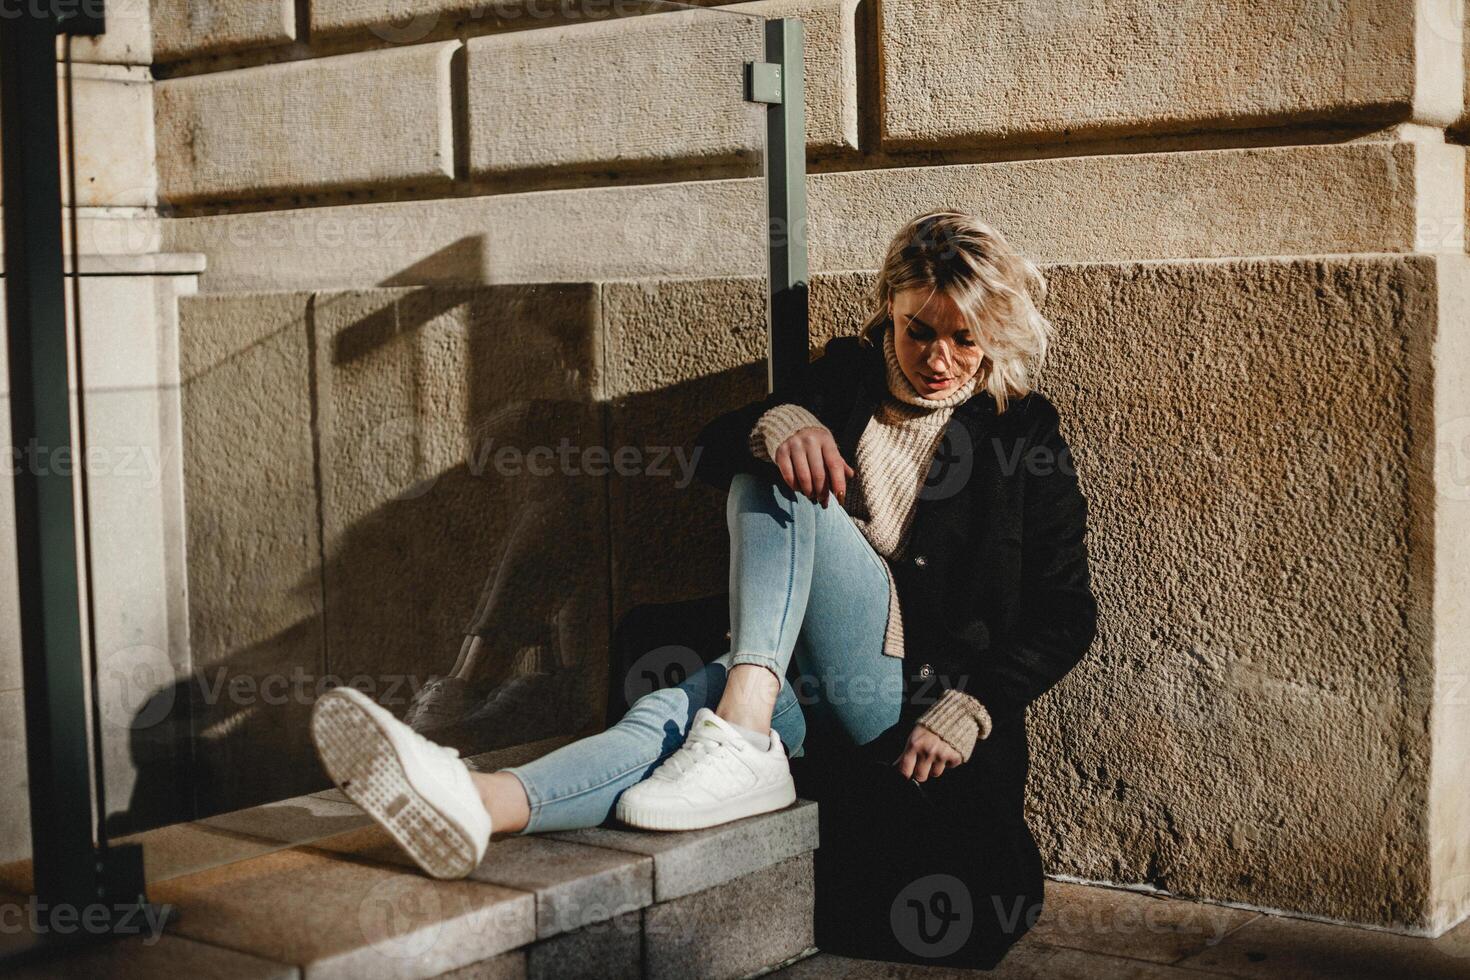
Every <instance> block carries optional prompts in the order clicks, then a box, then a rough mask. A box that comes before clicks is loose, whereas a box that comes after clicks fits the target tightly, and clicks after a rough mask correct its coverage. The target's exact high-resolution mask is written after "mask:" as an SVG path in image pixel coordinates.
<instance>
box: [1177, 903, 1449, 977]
mask: <svg viewBox="0 0 1470 980" xmlns="http://www.w3.org/2000/svg"><path fill="white" fill-rule="evenodd" d="M1467 962H1470V922H1467V923H1463V924H1461V925H1460V927H1459V928H1457V929H1456V930H1454V932H1453V933H1451V934H1449V935H1445V936H1440V937H1439V938H1437V939H1434V940H1426V939H1424V938H1423V937H1420V936H1395V935H1387V934H1384V933H1382V932H1378V931H1372V932H1370V931H1368V930H1365V929H1343V928H1340V927H1336V926H1334V924H1332V923H1325V922H1304V921H1302V920H1300V919H1292V918H1288V917H1286V916H1276V915H1260V916H1257V917H1256V918H1254V919H1252V920H1251V921H1250V922H1249V923H1247V924H1246V925H1244V926H1242V927H1241V928H1240V929H1237V930H1236V931H1235V932H1232V933H1231V934H1230V935H1228V936H1226V937H1225V938H1224V939H1223V940H1222V941H1221V942H1219V943H1217V944H1215V945H1212V946H1210V947H1209V948H1207V949H1204V950H1201V951H1200V952H1198V953H1195V954H1194V955H1192V956H1188V957H1186V958H1184V959H1183V960H1180V961H1179V962H1178V963H1177V964H1176V965H1177V966H1178V967H1179V968H1180V969H1181V970H1186V971H1191V972H1192V971H1195V970H1199V971H1202V972H1204V973H1220V974H1225V975H1227V976H1232V977H1242V978H1256V980H1264V978H1268V977H1282V976H1289V977H1300V978H1302V980H1332V978H1336V977H1347V976H1351V977H1382V978H1384V980H1388V978H1391V977H1423V978H1425V980H1454V978H1457V977H1463V976H1464V975H1465V965H1466V963H1467Z"/></svg>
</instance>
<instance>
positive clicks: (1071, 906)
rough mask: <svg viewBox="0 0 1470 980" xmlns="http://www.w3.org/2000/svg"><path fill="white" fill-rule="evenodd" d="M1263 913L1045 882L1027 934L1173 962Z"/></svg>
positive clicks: (1045, 940) (1058, 943)
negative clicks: (1038, 913)
mask: <svg viewBox="0 0 1470 980" xmlns="http://www.w3.org/2000/svg"><path fill="white" fill-rule="evenodd" d="M1257 914H1258V913H1255V912H1248V911H1245V910H1243V909H1233V908H1229V907H1228V906H1224V905H1210V904H1207V903H1204V902H1189V901H1184V900H1182V899H1177V898H1169V897H1167V896H1159V895H1146V894H1142V893H1139V892H1132V891H1126V890H1124V889H1121V888H1099V887H1096V886H1092V885H1080V884H1073V883H1070V882H1064V881H1048V882H1047V883H1046V902H1045V905H1044V908H1043V910H1042V913H1041V918H1040V919H1038V920H1037V922H1036V924H1035V926H1033V927H1032V929H1031V931H1030V932H1028V933H1027V934H1026V938H1027V939H1028V940H1032V941H1035V942H1039V943H1045V944H1046V945H1048V946H1065V947H1069V948H1074V949H1084V950H1088V951H1090V952H1096V953H1108V954H1112V955H1116V956H1124V957H1128V958H1130V959H1135V960H1152V961H1154V962H1157V963H1174V962H1177V961H1178V960H1181V959H1183V958H1184V957H1186V956H1189V955H1191V954H1193V953H1197V952H1199V951H1200V950H1202V949H1205V948H1207V947H1210V946H1214V945H1216V944H1217V943H1219V942H1220V941H1221V940H1222V939H1223V938H1224V937H1225V936H1227V935H1229V934H1230V932H1231V931H1233V930H1235V929H1238V928H1240V927H1241V926H1243V925H1244V924H1246V923H1247V922H1249V921H1251V920H1252V919H1254V918H1255V917H1256V915H1257Z"/></svg>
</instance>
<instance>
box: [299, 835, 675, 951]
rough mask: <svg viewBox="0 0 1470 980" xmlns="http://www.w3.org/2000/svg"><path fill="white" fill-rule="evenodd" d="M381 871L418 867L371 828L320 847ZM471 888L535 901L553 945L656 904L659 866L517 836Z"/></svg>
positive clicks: (498, 850) (496, 848)
mask: <svg viewBox="0 0 1470 980" xmlns="http://www.w3.org/2000/svg"><path fill="white" fill-rule="evenodd" d="M313 846H314V847H316V848H319V849H321V850H324V851H331V852H333V853H338V854H351V855H353V856H354V857H357V858H362V859H364V860H369V861H375V862H378V863H380V864H391V865H403V866H406V867H410V868H411V867H415V865H414V864H413V859H412V858H410V857H409V856H408V855H407V854H406V853H405V852H404V850H403V848H401V847H399V846H398V844H397V843H396V842H395V841H394V840H393V839H392V838H391V837H389V836H388V834H387V833H386V832H385V831H383V830H382V829H380V828H378V827H376V826H372V827H368V828H365V829H362V830H355V831H349V832H347V833H344V834H337V835H334V836H332V837H330V838H327V839H324V840H319V841H317V842H316V843H315V844H314V845H313ZM469 877H470V879H471V880H473V881H484V882H488V883H490V884H492V885H503V886H504V887H506V888H514V889H517V890H519V891H525V892H530V893H531V894H533V895H535V896H536V938H538V939H549V938H551V937H552V936H557V935H561V934H563V933H569V932H575V931H577V930H579V929H581V928H582V927H583V926H586V925H589V924H592V923H596V922H606V921H607V920H609V919H614V918H616V917H618V916H625V915H627V914H628V913H629V912H631V913H633V916H634V919H635V926H634V929H633V931H634V933H635V934H636V933H637V928H636V919H637V911H638V910H639V909H641V908H643V907H644V906H645V905H648V904H649V903H651V902H652V901H653V862H652V861H651V860H650V859H649V858H647V857H645V856H643V855H639V854H631V853H628V852H625V851H616V850H609V849H607V848H602V847H591V846H588V845H585V844H573V843H569V842H567V841H560V840H553V839H551V838H549V837H546V836H545V835H540V834H538V835H532V836H518V835H511V836H508V837H506V838H504V839H503V840H497V841H494V842H492V843H491V845H490V847H489V849H488V850H487V851H486V852H485V860H484V861H483V862H482V863H481V864H480V866H479V867H478V868H476V869H475V870H474V871H472V872H471V873H470V875H469Z"/></svg>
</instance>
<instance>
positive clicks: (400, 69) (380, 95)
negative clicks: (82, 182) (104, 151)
mask: <svg viewBox="0 0 1470 980" xmlns="http://www.w3.org/2000/svg"><path fill="white" fill-rule="evenodd" d="M458 47H459V45H458V43H457V42H453V41H448V42H443V43H436V44H421V45H410V46H406V47H400V48H389V49H385V50H382V51H367V52H360V53H355V54H344V55H338V56H335V57H329V58H316V59H312V60H310V61H297V62H288V63H285V64H278V65H265V66H261V67H255V68H240V69H235V70H232V71H221V72H216V73H213V74H208V75H196V76H192V77H185V78H174V79H169V80H167V81H162V82H159V83H158V84H157V85H156V86H155V88H154V96H155V99H154V101H155V118H156V121H157V140H158V146H159V147H160V152H159V156H158V179H159V189H160V195H161V197H162V198H163V199H164V200H166V201H169V202H172V203H180V202H189V201H202V200H207V199H212V198H215V199H218V198H224V199H234V198H241V197H255V196H260V195H270V194H281V193H290V192H300V191H311V190H321V189H324V188H335V189H342V188H349V187H363V186H372V185H380V184H385V183H393V182H412V183H415V184H417V185H418V186H421V187H433V186H436V185H445V184H447V183H448V182H449V180H450V179H451V178H452V177H453V175H454V152H453V146H452V143H453V137H452V135H451V130H452V128H453V127H452V123H451V119H450V94H449V64H450V59H451V57H452V56H453V55H454V52H455V51H456V49H457V48H458Z"/></svg>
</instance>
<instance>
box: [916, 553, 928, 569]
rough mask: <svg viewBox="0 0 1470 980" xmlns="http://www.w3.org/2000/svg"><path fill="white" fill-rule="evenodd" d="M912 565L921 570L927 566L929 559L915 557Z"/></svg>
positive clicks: (920, 556) (921, 556) (919, 556)
mask: <svg viewBox="0 0 1470 980" xmlns="http://www.w3.org/2000/svg"><path fill="white" fill-rule="evenodd" d="M914 564H915V565H918V566H919V567H920V568H923V567H924V566H925V565H927V564H929V559H927V558H925V557H924V556H923V555H915V556H914Z"/></svg>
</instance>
